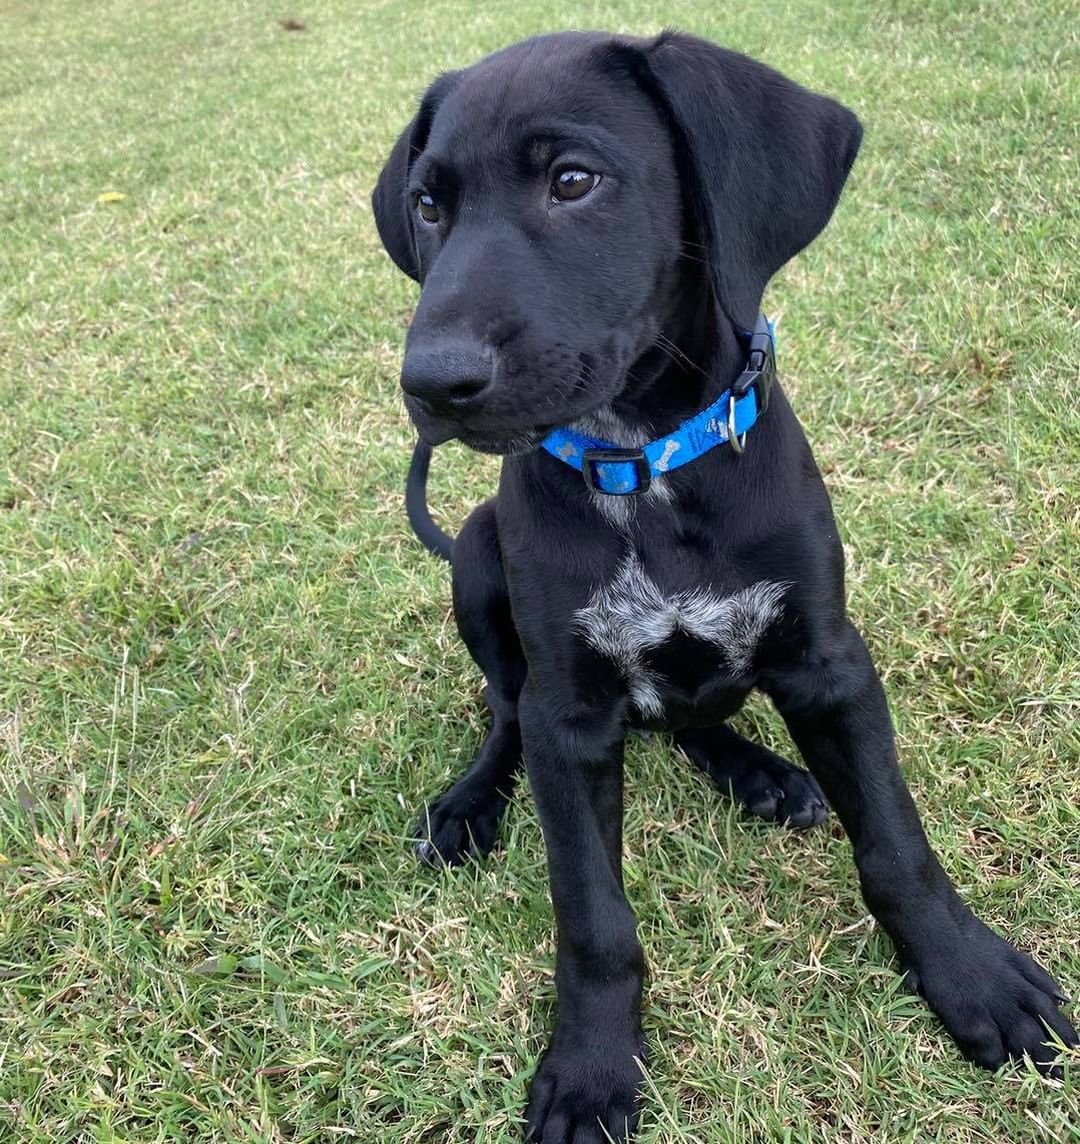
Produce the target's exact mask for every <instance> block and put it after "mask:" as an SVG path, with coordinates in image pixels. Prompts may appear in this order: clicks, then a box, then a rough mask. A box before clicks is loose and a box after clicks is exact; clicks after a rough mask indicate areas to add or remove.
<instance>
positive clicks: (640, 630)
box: [574, 555, 790, 718]
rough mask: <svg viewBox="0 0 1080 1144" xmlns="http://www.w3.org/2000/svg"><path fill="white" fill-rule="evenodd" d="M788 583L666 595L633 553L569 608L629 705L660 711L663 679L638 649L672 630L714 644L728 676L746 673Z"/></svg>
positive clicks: (667, 636)
mask: <svg viewBox="0 0 1080 1144" xmlns="http://www.w3.org/2000/svg"><path fill="white" fill-rule="evenodd" d="M789 587H790V585H789V584H786V583H777V582H775V581H772V580H759V581H758V582H757V583H756V584H751V585H750V587H749V588H743V590H742V591H741V592H736V593H735V594H734V595H732V596H717V595H714V594H713V593H712V592H709V591H707V590H706V589H704V588H695V589H693V590H692V591H686V592H677V593H675V594H674V595H672V596H665V595H664V594H663V593H662V592H661V591H660V588H659V587H658V586H657V584H656V582H655V581H654V580H652V579H650V577H649V576H648V575H647V574H646V572H645V569H644V568H642V566H641V563H640V561H639V560H638V559H637V557H636V556H634V555H630V556H628V557H627V558H626V559H625V560H624V561H623V562H622V564H620V565H619V570H618V573H617V574H616V576H615V579H614V580H613V581H612V582H611V583H610V584H605V585H604V586H603V587H602V588H598V589H597V590H596V591H595V592H593V594H592V596H591V598H590V599H589V603H588V605H587V606H586V607H584V608H579V609H578V611H577V612H575V613H574V619H575V622H576V624H577V626H578V627H579V628H580V630H581V632H582V634H583V635H584V637H585V639H586V640H587V641H588V643H589V644H590V645H591V646H592V647H594V648H595V649H596V650H597V651H598V652H600V653H601V654H602V655H606V656H608V657H609V658H610V659H612V660H614V661H615V664H616V666H617V667H618V669H619V671H620V672H621V674H622V676H623V678H624V679H625V680H626V682H627V685H628V687H629V689H630V697H631V699H632V700H633V701H634V705H635V706H636V707H637V709H638V710H639V711H640V712H641V713H642V715H646V716H649V717H654V718H655V717H657V716H659V715H661V714H662V713H663V702H662V700H661V698H660V687H661V686H662V684H663V679H662V677H661V676H660V675H659V674H658V673H657V672H655V671H653V670H651V669H650V668H649V667H648V666H647V665H646V663H645V660H644V653H645V652H646V651H647V650H648V649H649V648H655V647H660V646H662V645H663V644H664V643H666V642H667V641H668V640H669V639H670V638H671V637H672V636H673V635H675V634H676V632H677V631H683V632H686V633H687V634H688V635H692V636H696V637H697V638H698V639H702V640H706V641H708V642H709V643H711V644H714V645H715V646H716V647H717V648H718V649H719V651H720V652H721V654H722V656H723V659H724V664H725V666H726V667H727V669H728V670H729V671H730V673H731V674H732V675H733V676H738V675H744V674H745V673H746V672H747V671H749V670H750V665H751V663H752V660H753V655H754V651H755V650H756V648H757V645H758V642H759V641H760V639H761V637H762V636H763V635H764V634H765V631H766V629H767V628H768V626H769V624H771V623H772V622H773V621H774V620H775V619H776V618H777V617H778V616H779V615H780V610H781V603H780V602H781V599H782V597H783V595H784V593H785V592H786V591H787V589H788V588H789Z"/></svg>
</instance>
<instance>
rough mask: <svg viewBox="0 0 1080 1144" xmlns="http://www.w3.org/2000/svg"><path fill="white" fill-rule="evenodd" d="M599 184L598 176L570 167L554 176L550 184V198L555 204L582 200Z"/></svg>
mask: <svg viewBox="0 0 1080 1144" xmlns="http://www.w3.org/2000/svg"><path fill="white" fill-rule="evenodd" d="M599 182H600V176H599V175H594V174H593V173H592V172H591V171H580V170H578V169H577V168H576V167H572V168H570V169H568V170H566V171H560V172H559V173H558V174H557V175H556V176H555V178H554V180H553V181H552V184H551V197H552V199H553V200H554V201H555V202H557V203H565V202H569V201H570V200H572V199H583V198H584V197H585V196H586V195H587V194H588V193H589V192H590V191H591V190H592V189H593V187H595V186H596V184H597V183H599Z"/></svg>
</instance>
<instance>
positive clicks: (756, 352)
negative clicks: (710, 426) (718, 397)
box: [731, 314, 776, 417]
mask: <svg viewBox="0 0 1080 1144" xmlns="http://www.w3.org/2000/svg"><path fill="white" fill-rule="evenodd" d="M774 381H776V351H775V349H774V348H773V339H772V330H771V329H770V327H769V322H768V319H767V318H766V317H765V315H764V314H760V315H759V316H758V320H757V323H756V324H755V326H754V332H753V333H752V334H751V335H750V353H749V354H748V355H747V359H746V368H745V369H744V370H743V371H742V373H741V374H739V376H738V378H737V379H736V381H735V384H734V385H733V386H732V387H731V395H732V397H734V398H735V399H736V400H738V399H739V398H740V397H743V396H745V395H746V393H747V392H748V391H749V390H751V389H752V390H754V394H755V397H756V398H757V413H758V416H759V417H760V416H761V415H762V414H763V413H764V412H765V410H766V409H768V408H769V393H770V392H771V391H772V387H773V382H774Z"/></svg>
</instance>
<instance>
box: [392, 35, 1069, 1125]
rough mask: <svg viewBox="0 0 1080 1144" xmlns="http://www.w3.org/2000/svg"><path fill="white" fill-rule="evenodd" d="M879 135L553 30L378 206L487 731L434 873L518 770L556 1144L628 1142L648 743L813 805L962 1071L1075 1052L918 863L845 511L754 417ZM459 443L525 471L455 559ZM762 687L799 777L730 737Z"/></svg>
mask: <svg viewBox="0 0 1080 1144" xmlns="http://www.w3.org/2000/svg"><path fill="white" fill-rule="evenodd" d="M860 137H861V128H860V126H859V122H858V120H857V119H856V118H855V116H854V115H853V114H852V113H851V112H850V111H848V110H847V109H846V108H844V107H842V106H840V105H839V104H837V103H834V102H833V101H831V100H829V99H826V98H824V97H822V96H819V95H814V94H812V93H810V92H808V91H806V90H804V89H803V88H801V87H799V86H797V85H796V84H794V83H791V82H790V81H788V80H787V79H785V78H784V77H782V76H780V75H778V74H777V73H776V72H774V71H771V70H770V69H768V68H766V67H764V66H762V65H761V64H758V63H755V62H753V61H752V60H749V59H747V58H745V57H743V56H740V55H736V54H733V53H731V52H727V51H724V50H722V49H720V48H717V47H714V46H713V45H711V44H708V43H705V42H704V41H701V40H697V39H694V38H691V37H689V36H682V35H675V34H665V35H662V36H660V37H659V38H657V39H652V40H638V39H631V38H627V37H613V36H609V35H602V34H597V33H567V34H560V35H552V36H542V37H538V38H536V39H532V40H528V41H526V42H524V43H522V44H518V45H515V46H513V47H510V48H507V49H506V50H505V51H502V52H498V53H497V54H495V55H493V56H491V57H489V58H487V59H485V60H483V61H481V62H480V63H478V64H477V65H475V66H474V67H471V68H469V69H467V70H466V71H461V72H454V73H450V74H448V75H444V76H441V77H440V78H439V79H438V80H436V81H435V83H434V84H433V85H432V86H431V88H430V89H429V90H428V92H427V94H426V95H425V96H424V99H423V101H422V103H421V105H420V109H419V112H418V113H417V115H416V118H415V119H414V120H413V121H412V123H411V124H410V125H409V126H408V128H407V129H406V130H405V132H404V134H403V135H402V136H401V138H400V139H399V140H398V142H397V144H396V146H395V147H394V150H393V153H392V154H391V156H390V159H389V161H388V163H387V165H386V167H385V169H384V170H383V172H382V175H381V177H380V179H379V182H378V186H377V187H376V189H375V193H374V197H373V202H374V209H375V218H376V222H377V224H378V228H379V234H380V236H381V238H382V240H383V243H384V244H385V246H386V248H387V250H388V251H389V253H390V255H391V257H392V258H393V259H394V261H395V262H396V263H397V265H398V266H399V267H400V268H401V269H402V270H403V271H404V272H405V273H406V274H408V275H410V277H412V278H415V279H417V280H418V281H420V282H422V283H423V291H422V294H421V296H420V302H419V305H418V308H417V311H416V315H415V317H414V319H413V323H412V326H411V328H410V330H409V335H408V339H407V351H406V355H405V360H404V366H403V369H402V376H401V383H402V386H403V388H404V391H405V402H406V406H407V407H408V410H409V413H410V415H411V416H412V418H413V420H414V421H415V423H416V425H417V427H418V428H419V430H420V433H421V436H422V438H423V441H424V442H426V443H421V444H420V445H419V446H418V447H417V452H416V454H415V456H414V461H413V467H412V470H411V476H410V482H409V495H408V503H409V513H410V518H411V519H412V521H413V524H414V527H416V530H417V532H418V533H419V535H420V537H421V539H422V540H424V541H425V543H426V544H427V545H428V546H429V547H430V548H431V549H432V550H433V551H436V552H438V553H439V554H441V555H443V556H447V557H450V558H451V559H452V563H453V581H454V608H455V612H456V615H457V622H458V627H459V629H460V631H461V635H462V638H463V639H464V640H465V642H466V644H467V645H468V647H469V651H470V652H471V653H472V655H473V657H474V659H475V660H476V662H477V663H478V664H479V666H480V668H481V669H482V671H483V672H484V675H485V676H486V678H487V690H486V697H487V701H488V704H489V706H490V708H491V712H492V715H493V718H494V722H493V725H492V728H491V731H490V733H489V735H488V737H487V739H486V741H485V742H484V745H483V747H482V748H481V750H480V753H479V756H478V757H477V759H476V761H475V762H474V763H473V765H472V766H471V767H470V768H469V770H468V772H467V773H466V774H465V775H464V776H463V777H462V778H461V779H459V780H458V782H457V783H455V784H454V786H452V787H451V788H450V789H449V790H448V791H447V792H446V793H445V794H443V795H442V796H441V797H440V798H439V799H437V800H436V801H435V802H434V803H433V804H432V805H431V807H430V809H429V811H428V813H427V814H426V815H425V816H424V817H423V818H422V819H421V822H420V826H419V835H420V839H421V840H420V842H419V843H418V851H419V853H420V855H421V856H422V857H423V858H425V859H426V860H428V861H431V862H446V863H454V862H459V861H461V860H462V859H464V858H465V857H466V856H467V855H469V854H485V853H487V851H488V850H490V848H491V846H492V844H493V842H494V838H495V832H496V828H497V824H498V820H499V817H500V815H501V814H502V812H503V810H504V809H505V806H506V803H507V800H508V798H509V797H510V795H511V792H512V790H513V787H514V782H515V777H516V775H517V773H518V769H519V767H520V764H521V759H522V757H524V762H525V766H526V768H527V770H528V775H529V781H530V784H531V787H532V791H533V795H534V797H535V799H536V803H537V807H538V809H539V814H540V820H541V823H542V825H543V830H544V837H545V840H546V843H547V850H548V861H549V866H550V875H551V895H552V900H553V902H554V907H555V915H556V918H557V921H558V932H559V939H558V958H557V967H556V974H555V976H556V984H557V989H558V1004H559V1011H558V1020H557V1023H556V1026H555V1032H554V1035H553V1037H552V1041H551V1046H550V1048H549V1049H548V1051H547V1053H546V1055H545V1056H544V1058H543V1060H542V1061H541V1063H540V1066H539V1069H538V1071H537V1074H536V1077H535V1079H534V1080H533V1083H532V1088H531V1093H530V1101H529V1106H528V1110H527V1113H526V1120H527V1134H528V1135H529V1137H530V1138H531V1139H535V1140H542V1141H544V1142H545V1144H552V1142H563V1141H574V1142H576V1144H584V1142H586V1141H588V1142H594V1141H595V1142H599V1141H601V1140H602V1139H606V1137H605V1136H604V1132H605V1131H606V1132H607V1133H609V1134H610V1135H611V1137H613V1138H615V1139H618V1140H623V1139H626V1138H627V1137H628V1136H629V1134H630V1133H631V1131H632V1130H633V1126H634V1125H635V1123H636V1120H637V1110H636V1103H637V1095H636V1094H637V1089H638V1086H639V1083H640V1080H641V1073H640V1070H639V1067H638V1064H637V1063H636V1062H635V1059H634V1058H635V1057H637V1058H640V1057H643V1056H644V1052H645V1046H644V1042H643V1039H642V1033H641V1025H640V1019H639V1003H640V995H641V984H642V973H643V960H642V951H641V946H640V945H639V944H638V940H637V937H636V935H635V923H634V915H633V912H632V911H631V908H630V906H629V904H628V902H627V900H626V897H625V895H624V893H623V886H622V872H621V856H620V855H621V830H622V798H623V775H622V771H623V739H624V736H625V734H626V730H627V727H628V726H648V727H656V728H663V729H666V730H670V731H673V732H674V734H675V741H676V742H677V743H678V745H679V746H680V747H681V748H682V749H683V751H684V752H685V753H686V754H687V755H688V756H689V757H690V758H691V759H692V760H693V761H694V762H695V763H696V764H697V765H698V766H700V767H701V768H702V769H703V770H704V771H706V772H707V773H708V774H709V775H710V776H711V777H712V778H713V779H715V780H716V782H717V783H718V784H720V786H721V787H723V788H724V789H725V790H730V792H731V793H732V795H733V797H734V798H736V799H737V800H738V801H739V802H740V803H742V804H743V805H744V806H745V807H746V808H747V809H748V810H750V811H751V812H753V813H755V814H758V815H761V816H762V817H764V818H767V819H771V820H775V821H780V822H789V823H791V824H794V825H796V826H806V825H810V824H811V823H813V822H817V821H819V820H820V819H821V818H823V817H824V815H825V812H826V805H825V797H826V796H827V798H828V801H829V803H831V804H832V806H833V807H834V808H835V809H836V812H837V813H838V814H839V816H840V819H841V821H842V822H843V824H844V827H845V829H846V831H847V833H848V835H849V836H850V838H851V842H852V845H853V847H854V852H855V861H856V863H857V865H858V869H859V875H860V878H861V882H862V889H863V893H864V895H865V898H866V901H867V904H868V905H869V907H870V909H871V910H872V911H873V913H874V916H875V917H876V918H877V919H878V921H879V922H880V924H881V925H882V926H883V927H884V929H885V930H886V931H887V932H888V933H889V935H890V936H891V937H892V939H893V941H894V943H895V945H896V949H897V952H898V954H899V956H900V960H901V962H902V963H903V965H904V967H905V969H906V970H907V973H908V975H909V977H910V979H911V981H912V982H913V983H914V984H915V985H916V986H917V987H918V989H919V990H920V992H921V993H922V994H923V996H924V997H925V998H926V1000H927V1001H928V1002H929V1004H930V1006H931V1007H932V1008H933V1009H934V1011H935V1012H936V1013H937V1014H938V1015H939V1017H940V1018H941V1019H942V1021H943V1022H944V1023H945V1026H946V1028H947V1029H948V1030H949V1032H950V1033H951V1034H952V1036H953V1037H954V1038H955V1040H956V1042H957V1043H958V1044H959V1046H960V1048H961V1050H962V1051H963V1052H964V1053H965V1055H966V1056H968V1057H969V1058H970V1059H971V1060H973V1061H976V1062H978V1063H979V1064H981V1065H985V1066H987V1067H989V1068H995V1067H997V1066H998V1065H1000V1064H1002V1062H1003V1061H1005V1060H1006V1058H1008V1057H1010V1056H1020V1055H1022V1054H1024V1053H1028V1054H1029V1055H1030V1056H1031V1057H1032V1058H1033V1059H1034V1060H1035V1061H1036V1062H1038V1063H1040V1064H1042V1065H1046V1064H1047V1063H1048V1062H1050V1061H1051V1060H1052V1058H1053V1056H1054V1050H1053V1048H1052V1047H1048V1046H1047V1044H1046V1042H1047V1040H1048V1034H1047V1030H1048V1029H1049V1030H1052V1031H1053V1032H1054V1033H1055V1034H1056V1035H1057V1036H1058V1037H1060V1038H1061V1039H1062V1040H1063V1041H1065V1042H1066V1043H1068V1044H1074V1043H1075V1040H1076V1038H1075V1034H1074V1033H1073V1030H1072V1029H1071V1027H1070V1025H1069V1023H1068V1022H1067V1021H1066V1020H1065V1019H1064V1018H1063V1017H1062V1016H1061V1015H1060V1014H1059V1012H1058V1010H1057V1003H1058V1002H1060V1001H1062V1000H1063V999H1064V998H1063V996H1062V994H1061V991H1060V990H1059V989H1058V988H1057V986H1056V985H1055V984H1054V982H1053V981H1052V980H1051V979H1050V978H1049V977H1048V976H1047V975H1046V974H1045V973H1044V972H1043V971H1042V970H1041V969H1040V968H1039V967H1038V966H1037V965H1035V964H1034V962H1032V961H1031V960H1030V959H1029V958H1028V957H1026V956H1025V955H1024V954H1022V953H1019V952H1018V951H1017V950H1015V949H1014V948H1013V947H1012V946H1011V945H1009V944H1008V943H1006V942H1005V941H1003V940H1002V939H1001V938H1000V937H998V936H997V935H996V934H995V933H993V932H992V931H991V930H989V929H988V928H987V927H986V926H985V925H983V924H982V923H981V922H980V921H979V920H978V919H977V918H975V917H974V915H973V914H972V913H971V911H970V910H969V909H968V908H967V907H966V906H965V905H964V903H963V902H962V901H961V900H960V898H959V897H958V895H957V893H956V891H955V890H954V889H953V887H952V886H951V885H950V883H949V880H948V878H947V877H946V875H945V873H944V872H943V870H942V868H941V866H940V865H939V864H938V862H937V860H936V859H935V857H934V855H933V854H932V853H931V851H930V849H929V847H928V845H927V842H926V839H925V837H924V835H923V831H922V828H921V826H920V824H919V819H918V816H917V814H916V811H915V807H914V805H913V804H912V800H911V797H910V795H909V793H908V791H907V788H906V787H905V785H904V781H903V779H902V778H901V775H900V771H899V769H898V767H897V763H896V756H895V752H894V747H893V734H892V728H891V725H890V719H889V713H888V710H887V708H886V703H885V696H884V694H883V692H882V688H881V685H880V683H879V681H878V678H877V675H876V673H875V671H874V668H873V665H872V664H871V662H870V658H869V656H868V654H867V651H866V648H865V647H864V645H863V642H862V640H861V639H860V638H859V635H858V633H857V632H856V631H855V629H854V628H853V627H852V626H851V624H850V622H849V621H848V619H847V617H846V615H845V610H844V576H843V558H842V552H841V546H840V542H839V539H838V537H837V532H836V526H835V524H834V521H833V517H832V512H831V509H830V506H829V500H828V496H827V494H826V492H825V488H824V485H823V484H822V481H821V477H820V475H819V473H818V470H817V467H816V466H815V464H814V460H813V457H812V456H811V453H810V449H809V447H808V446H807V443H806V441H805V439H804V437H803V434H802V431H801V429H800V427H799V423H798V421H797V420H796V418H795V416H794V414H793V413H792V411H791V408H790V406H789V405H788V403H787V400H786V398H785V396H784V394H783V392H782V391H781V390H780V389H779V387H777V386H771V395H770V392H769V391H770V382H771V380H772V362H771V339H770V335H769V332H768V329H767V327H766V326H765V325H764V323H763V322H761V321H760V320H759V314H758V308H759V305H760V303H761V297H762V293H763V291H764V289H765V286H766V283H767V282H768V281H769V279H770V277H771V276H772V275H773V274H774V273H775V272H776V271H777V270H778V269H779V267H780V266H782V265H783V264H784V263H785V262H786V261H787V260H788V259H789V258H791V257H792V255H794V254H795V253H797V252H798V251H799V250H801V249H802V248H803V247H804V246H805V245H806V244H807V243H809V242H810V241H811V240H812V239H813V238H814V237H815V235H817V234H818V232H819V231H820V230H821V229H822V227H824V225H825V223H826V222H827V221H828V219H829V216H830V215H831V213H832V211H833V207H834V206H835V204H836V202H837V199H838V197H839V195H840V191H841V188H842V187H843V184H844V181H845V179H846V177H847V174H848V171H849V170H850V168H851V165H852V163H853V161H854V159H855V154H856V152H857V150H858V147H859V141H860ZM751 425H752V426H753V427H752V428H750V431H749V432H748V433H746V432H745V431H746V430H747V429H748V428H749V427H750V426H751ZM680 427H681V428H680ZM451 437H458V438H460V439H461V440H462V441H464V442H465V443H466V444H468V445H471V446H472V447H474V448H476V449H480V450H483V451H486V452H495V453H501V454H505V456H506V460H505V461H504V463H503V467H502V477H501V480H500V484H499V493H498V496H497V497H496V498H495V499H493V500H490V501H488V502H487V503H486V504H484V505H482V506H481V507H480V508H478V509H477V510H476V511H475V512H474V513H473V514H472V515H471V516H470V517H469V520H468V521H467V523H466V524H465V527H464V529H463V530H462V532H461V535H460V536H459V537H458V538H457V539H456V540H454V541H453V543H452V545H451V541H450V539H449V538H448V537H447V536H445V535H444V534H443V533H442V532H440V531H439V530H438V529H437V528H436V526H435V525H434V524H433V523H432V521H431V518H430V516H429V515H428V512H427V509H426V506H425V503H424V492H423V486H424V479H425V476H426V472H427V464H428V458H429V455H430V445H432V444H438V443H439V442H441V441H444V440H446V439H448V438H451ZM541 446H543V447H541ZM616 447H617V449H616ZM742 449H745V452H744V453H743V452H742ZM694 458H696V459H694ZM686 461H691V463H683V462H686ZM583 478H584V479H583ZM755 687H757V688H760V689H761V690H762V691H764V692H765V693H766V694H767V695H768V696H769V697H770V698H771V699H772V701H773V703H774V704H775V705H776V707H777V709H778V711H779V712H780V714H781V715H782V716H783V718H784V720H785V722H786V724H787V726H788V728H789V730H790V732H791V736H792V738H793V739H794V740H795V742H796V744H797V745H798V748H799V751H800V752H801V754H802V756H803V758H804V760H805V761H806V763H807V765H808V766H809V768H810V771H811V772H812V773H813V775H814V778H811V777H810V775H809V774H807V773H806V772H805V771H803V770H801V769H799V768H797V767H795V766H793V765H792V764H791V763H789V762H787V761H785V760H784V759H782V758H779V757H778V756H777V755H775V754H773V753H772V752H771V751H768V750H766V749H765V748H763V747H761V746H759V745H757V744H754V743H751V742H748V741H746V740H745V739H743V738H742V737H741V736H739V735H738V734H736V733H735V732H734V731H733V730H731V729H730V728H729V727H728V726H726V724H725V720H726V719H728V718H729V717H730V716H732V715H733V714H734V713H735V712H736V711H738V709H739V707H740V706H741V705H742V703H743V701H744V700H745V698H746V696H747V694H748V693H749V692H750V691H751V689H752V688H755ZM815 779H816V780H817V781H815ZM819 782H820V784H821V786H820V788H819V786H818V783H819ZM822 790H823V791H824V795H823V794H822Z"/></svg>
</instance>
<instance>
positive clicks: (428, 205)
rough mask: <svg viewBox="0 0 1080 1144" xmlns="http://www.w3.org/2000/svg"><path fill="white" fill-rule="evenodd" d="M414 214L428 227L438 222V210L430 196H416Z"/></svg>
mask: <svg viewBox="0 0 1080 1144" xmlns="http://www.w3.org/2000/svg"><path fill="white" fill-rule="evenodd" d="M416 212H417V214H419V216H420V217H421V218H422V219H423V220H424V222H426V223H427V224H428V225H429V226H430V225H433V224H434V223H437V222H438V221H439V208H438V207H437V206H436V205H435V200H434V199H433V198H432V197H431V195H428V194H423V193H421V194H419V195H417V196H416Z"/></svg>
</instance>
